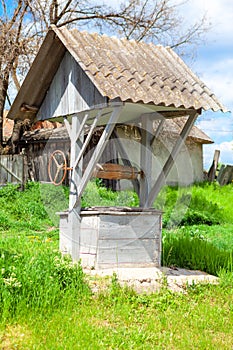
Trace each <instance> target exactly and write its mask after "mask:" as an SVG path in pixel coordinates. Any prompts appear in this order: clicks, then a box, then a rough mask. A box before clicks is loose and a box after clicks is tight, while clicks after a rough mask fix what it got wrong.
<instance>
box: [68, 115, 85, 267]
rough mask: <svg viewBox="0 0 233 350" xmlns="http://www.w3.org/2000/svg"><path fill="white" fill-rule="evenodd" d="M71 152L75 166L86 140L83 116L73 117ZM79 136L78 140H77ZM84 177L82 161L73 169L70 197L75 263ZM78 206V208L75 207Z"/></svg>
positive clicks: (77, 253)
mask: <svg viewBox="0 0 233 350" xmlns="http://www.w3.org/2000/svg"><path fill="white" fill-rule="evenodd" d="M70 131H71V133H70V136H71V152H70V165H71V167H72V166H73V165H74V163H75V160H76V158H77V156H78V154H79V152H80V150H81V148H82V144H83V139H84V123H83V120H82V117H81V116H74V117H72V126H71V130H70ZM77 135H78V139H77ZM81 177H82V161H80V162H79V165H78V167H76V168H74V169H73V172H72V178H71V181H70V195H69V216H68V223H69V229H70V230H71V236H72V248H71V255H72V259H73V261H78V260H79V257H80V224H81V219H80V216H79V214H80V211H81V202H80V198H78V195H77V184H78V183H79V182H80V181H81ZM74 204H76V206H74Z"/></svg>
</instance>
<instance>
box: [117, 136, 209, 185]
mask: <svg viewBox="0 0 233 350" xmlns="http://www.w3.org/2000/svg"><path fill="white" fill-rule="evenodd" d="M118 135H119V137H120V139H121V142H122V144H123V145H124V148H125V149H126V150H127V153H128V157H129V159H130V161H131V163H132V165H133V166H136V167H137V168H138V169H139V168H140V143H139V141H140V140H139V139H138V140H137V139H136V138H135V135H134V134H133V133H132V134H131V135H125V133H124V131H123V130H121V129H118ZM174 142H175V139H173V138H170V137H169V136H168V137H167V138H166V139H165V140H161V139H159V140H158V139H157V140H155V141H154V143H153V145H152V181H153V182H155V180H156V179H157V177H158V175H159V174H160V172H161V170H162V168H163V165H164V164H165V161H166V160H167V158H168V156H169V155H170V152H171V150H172V147H173V146H174ZM200 181H203V152H202V144H200V143H196V142H193V141H191V140H190V141H186V143H185V145H184V146H183V147H182V149H181V151H180V153H179V155H178V157H177V159H176V161H175V164H174V165H173V167H172V169H171V171H170V173H169V175H168V178H167V181H166V183H167V184H169V185H189V184H192V183H194V182H200ZM130 187H131V183H130V182H129V181H125V180H122V181H121V189H125V188H130Z"/></svg>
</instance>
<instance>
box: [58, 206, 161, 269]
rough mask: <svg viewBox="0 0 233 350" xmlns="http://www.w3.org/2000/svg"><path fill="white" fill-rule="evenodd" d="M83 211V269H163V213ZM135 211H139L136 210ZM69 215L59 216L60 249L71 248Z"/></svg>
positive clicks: (67, 249)
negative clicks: (147, 267)
mask: <svg viewBox="0 0 233 350" xmlns="http://www.w3.org/2000/svg"><path fill="white" fill-rule="evenodd" d="M98 209H100V210H99V211H97V210H93V211H81V212H80V217H81V227H80V228H79V227H78V228H77V229H78V230H79V229H80V258H81V263H82V266H84V267H89V268H91V267H94V268H101V267H114V266H118V267H124V266H129V265H130V266H133V267H136V266H140V267H142V266H160V264H161V212H156V211H150V212H149V211H145V212H143V211H141V212H136V211H133V212H128V211H119V212H118V211H117V212H116V210H112V211H110V212H105V210H104V209H106V208H103V209H101V208H98ZM135 210H136V208H135ZM67 216H68V213H60V242H62V243H61V245H60V248H61V249H63V250H62V251H63V253H67V252H68V253H69V251H70V250H71V249H72V245H73V238H72V236H71V235H70V233H69V232H70V231H69V230H67V227H69V222H68V220H67Z"/></svg>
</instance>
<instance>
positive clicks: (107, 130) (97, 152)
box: [74, 106, 122, 206]
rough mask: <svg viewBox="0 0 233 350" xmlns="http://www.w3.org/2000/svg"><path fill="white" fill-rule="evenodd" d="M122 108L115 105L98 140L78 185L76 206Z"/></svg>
mask: <svg viewBox="0 0 233 350" xmlns="http://www.w3.org/2000/svg"><path fill="white" fill-rule="evenodd" d="M121 110H122V106H119V107H115V108H114V109H113V111H112V114H111V116H110V118H109V121H108V123H107V125H106V126H105V129H104V131H103V133H102V136H101V138H100V140H99V142H98V144H97V146H96V148H95V150H94V152H93V154H92V156H91V159H90V161H89V164H88V166H87V168H86V170H85V171H84V174H83V176H82V179H81V182H80V184H79V186H78V190H77V200H76V203H75V204H74V206H76V205H77V203H78V202H79V201H80V199H81V196H82V194H83V191H84V189H85V187H86V185H87V183H88V181H89V180H90V179H91V176H92V173H93V170H94V169H95V166H96V164H97V162H98V160H99V158H100V157H101V155H102V153H103V151H104V149H105V146H106V144H107V141H108V140H109V138H110V136H111V134H112V131H113V129H114V127H115V125H116V123H117V120H118V118H119V116H120V113H121ZM77 184H78V183H77Z"/></svg>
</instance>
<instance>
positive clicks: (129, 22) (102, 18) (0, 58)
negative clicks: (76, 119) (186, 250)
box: [0, 0, 208, 144]
mask: <svg viewBox="0 0 233 350" xmlns="http://www.w3.org/2000/svg"><path fill="white" fill-rule="evenodd" d="M186 1H190V0H184V2H186ZM181 6H182V3H179V4H176V3H174V2H173V1H172V0H121V2H120V3H119V4H118V5H117V7H115V8H114V7H111V6H108V5H106V4H103V3H102V4H100V2H99V1H98V0H14V1H12V2H9V1H8V0H0V144H2V131H1V130H2V124H1V120H2V119H1V116H2V115H3V110H4V108H5V105H6V101H7V94H8V90H9V87H10V83H11V82H13V83H14V85H15V87H16V89H17V90H18V89H19V87H20V81H21V80H22V77H23V76H24V75H25V74H26V72H27V70H28V68H29V66H30V64H31V62H32V61H33V59H34V57H35V54H36V53H37V51H38V48H39V45H40V44H41V42H42V40H43V38H44V36H45V34H46V32H47V30H48V28H49V26H50V25H51V24H55V25H56V26H57V27H60V26H64V25H67V26H68V27H72V26H74V25H76V26H78V27H79V28H80V27H81V26H85V27H86V28H90V29H91V30H93V29H94V28H95V30H98V31H100V32H101V33H103V32H107V33H108V34H109V35H111V34H114V35H116V34H117V35H119V36H122V35H123V36H124V37H126V38H128V39H135V40H138V41H140V40H145V41H153V42H154V43H155V44H157V43H161V44H164V45H170V46H171V47H173V48H174V49H176V50H178V49H179V48H186V47H187V46H189V47H191V46H192V45H194V44H195V45H197V44H198V42H200V40H202V38H203V35H204V34H205V32H206V30H207V29H208V28H207V25H206V23H207V21H206V17H205V16H203V17H202V18H201V19H200V20H199V22H196V23H194V24H192V25H190V26H189V27H185V29H184V25H183V23H184V21H183V19H182V17H181V16H180V8H181ZM8 95H9V94H8Z"/></svg>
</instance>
